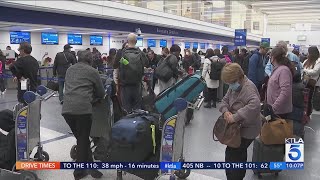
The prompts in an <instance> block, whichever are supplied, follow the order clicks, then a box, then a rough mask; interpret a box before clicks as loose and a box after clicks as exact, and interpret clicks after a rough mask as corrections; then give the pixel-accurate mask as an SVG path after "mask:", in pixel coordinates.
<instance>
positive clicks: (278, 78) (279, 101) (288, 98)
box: [267, 47, 296, 119]
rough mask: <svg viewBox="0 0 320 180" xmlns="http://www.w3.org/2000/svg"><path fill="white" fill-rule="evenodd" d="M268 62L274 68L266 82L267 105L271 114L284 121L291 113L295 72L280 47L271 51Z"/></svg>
mask: <svg viewBox="0 0 320 180" xmlns="http://www.w3.org/2000/svg"><path fill="white" fill-rule="evenodd" d="M270 62H271V63H272V64H273V66H274V68H273V72H272V74H271V76H270V79H269V81H268V86H267V103H268V105H270V106H271V107H272V110H273V114H275V115H277V116H278V117H281V118H283V119H286V118H287V116H288V114H289V113H291V112H292V106H293V105H292V83H293V76H294V74H295V71H296V70H295V67H294V66H293V65H292V64H291V61H290V60H289V59H288V58H287V57H286V51H285V49H283V48H282V47H275V48H274V49H272V52H271V60H270Z"/></svg>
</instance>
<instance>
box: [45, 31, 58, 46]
mask: <svg viewBox="0 0 320 180" xmlns="http://www.w3.org/2000/svg"><path fill="white" fill-rule="evenodd" d="M41 44H59V36H58V33H41Z"/></svg>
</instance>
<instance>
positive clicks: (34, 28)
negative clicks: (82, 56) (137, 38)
mask: <svg viewBox="0 0 320 180" xmlns="http://www.w3.org/2000/svg"><path fill="white" fill-rule="evenodd" d="M0 31H26V32H56V33H65V34H68V33H70V34H71V33H72V34H83V35H102V36H108V35H109V34H110V35H111V37H114V38H123V39H125V38H126V37H127V35H128V34H129V33H130V32H124V31H112V30H101V29H89V28H78V27H76V28H75V27H63V26H48V25H37V24H23V23H11V22H1V21H0ZM141 37H143V38H149V39H167V40H170V39H172V38H174V40H175V41H176V40H177V41H184V42H188V41H189V42H201V43H213V44H226V45H229V44H230V45H232V44H233V43H225V42H220V41H210V40H202V39H195V38H184V37H172V36H164V35H154V34H146V33H143V32H142V36H141Z"/></svg>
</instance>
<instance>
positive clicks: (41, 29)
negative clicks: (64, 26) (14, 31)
mask: <svg viewBox="0 0 320 180" xmlns="http://www.w3.org/2000/svg"><path fill="white" fill-rule="evenodd" d="M50 29H52V28H40V29H25V30H21V31H43V30H50Z"/></svg>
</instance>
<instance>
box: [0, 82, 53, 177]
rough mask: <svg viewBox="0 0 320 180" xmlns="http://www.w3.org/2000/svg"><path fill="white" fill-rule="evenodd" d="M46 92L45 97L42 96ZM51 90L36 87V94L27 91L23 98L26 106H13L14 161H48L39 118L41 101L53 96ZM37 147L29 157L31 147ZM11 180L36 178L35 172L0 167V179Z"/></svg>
mask: <svg viewBox="0 0 320 180" xmlns="http://www.w3.org/2000/svg"><path fill="white" fill-rule="evenodd" d="M45 94H48V95H47V96H46V97H43V96H44V95H45ZM53 94H54V93H53V92H49V93H48V91H47V88H46V87H44V86H39V87H38V88H37V94H36V93H34V92H31V91H27V92H26V93H25V94H24V96H23V97H24V99H25V101H26V102H27V104H28V105H27V106H24V107H23V106H22V105H21V104H17V105H16V106H15V108H14V111H15V112H16V115H15V120H16V121H15V142H16V145H15V146H16V161H31V160H33V161H49V154H48V153H47V152H46V151H44V150H43V146H42V144H41V141H40V119H41V114H40V113H41V102H42V101H45V100H48V99H49V98H50V97H52V96H53ZM36 147H37V152H36V154H35V155H34V157H32V158H31V157H30V154H31V153H32V151H33V149H34V148H36ZM3 178H4V179H12V180H15V179H17V180H38V177H37V175H36V174H34V173H32V172H28V171H19V172H15V166H14V167H13V168H12V171H8V170H4V169H0V179H3Z"/></svg>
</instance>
